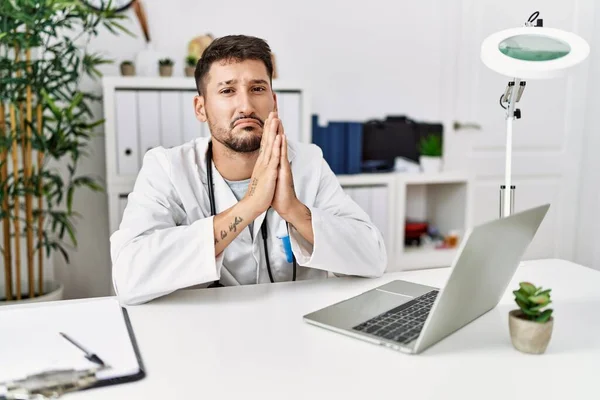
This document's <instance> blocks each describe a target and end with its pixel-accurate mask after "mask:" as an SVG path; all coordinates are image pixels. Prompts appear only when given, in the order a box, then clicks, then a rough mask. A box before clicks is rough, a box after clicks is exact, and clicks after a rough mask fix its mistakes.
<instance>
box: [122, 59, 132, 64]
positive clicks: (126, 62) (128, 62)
mask: <svg viewBox="0 0 600 400" xmlns="http://www.w3.org/2000/svg"><path fill="white" fill-rule="evenodd" d="M121 65H133V61H129V60H125V61H123V62H122V63H121Z"/></svg>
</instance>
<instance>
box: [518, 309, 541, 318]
mask: <svg viewBox="0 0 600 400" xmlns="http://www.w3.org/2000/svg"><path fill="white" fill-rule="evenodd" d="M521 311H523V312H524V313H525V314H527V315H530V316H532V317H537V316H538V315H539V312H537V311H531V309H529V308H521Z"/></svg>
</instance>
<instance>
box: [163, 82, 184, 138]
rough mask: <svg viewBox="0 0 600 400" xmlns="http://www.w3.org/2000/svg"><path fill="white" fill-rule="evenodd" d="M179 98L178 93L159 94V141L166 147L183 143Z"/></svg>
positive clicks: (171, 91)
mask: <svg viewBox="0 0 600 400" xmlns="http://www.w3.org/2000/svg"><path fill="white" fill-rule="evenodd" d="M181 111H182V110H181V96H180V93H179V91H176V90H165V91H161V92H160V139H161V144H162V145H163V146H164V147H166V148H169V147H174V146H179V145H180V144H182V143H183V128H182V117H181V116H182V112H181Z"/></svg>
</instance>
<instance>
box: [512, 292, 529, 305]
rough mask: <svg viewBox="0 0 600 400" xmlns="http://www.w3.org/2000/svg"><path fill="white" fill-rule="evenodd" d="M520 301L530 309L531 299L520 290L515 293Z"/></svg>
mask: <svg viewBox="0 0 600 400" xmlns="http://www.w3.org/2000/svg"><path fill="white" fill-rule="evenodd" d="M513 293H514V295H515V297H516V298H517V300H518V301H520V302H521V303H523V304H524V306H525V307H529V299H528V298H527V296H525V295H524V294H523V293H521V292H520V291H518V290H515V291H513Z"/></svg>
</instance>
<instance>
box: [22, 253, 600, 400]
mask: <svg viewBox="0 0 600 400" xmlns="http://www.w3.org/2000/svg"><path fill="white" fill-rule="evenodd" d="M448 272H449V269H446V268H445V269H435V270H424V271H411V272H403V273H392V274H387V275H385V276H384V277H382V278H380V279H377V280H369V279H359V278H334V279H328V280H323V281H305V282H298V283H279V284H274V285H273V284H267V285H255V286H244V287H235V288H219V289H210V290H206V289H204V290H187V291H180V292H177V293H175V294H173V295H171V296H168V297H165V298H163V299H159V300H157V301H154V302H152V303H148V304H145V305H141V306H135V307H129V308H128V309H129V313H130V316H131V321H132V324H133V327H134V330H135V334H136V336H137V340H138V344H139V346H140V350H141V353H142V357H143V360H144V363H145V365H146V369H147V377H146V378H145V379H144V380H142V381H139V382H135V383H129V384H124V385H119V386H114V387H108V388H100V389H93V390H91V391H88V392H85V393H78V394H71V395H68V396H67V397H65V398H68V399H74V400H76V399H87V400H93V399H158V398H165V399H166V398H170V399H192V398H193V399H203V398H205V399H223V398H252V399H254V398H260V399H311V398H331V399H342V398H344V399H346V398H363V399H365V398H366V399H375V398H394V399H459V398H460V399H465V398H473V399H482V398H484V399H510V398H521V399H523V398H539V399H555V398H556V399H584V398H590V399H591V398H594V399H598V398H600V380H599V377H600V375H599V373H600V272H598V271H594V270H592V269H588V268H585V267H582V266H578V265H576V264H572V263H569V262H565V261H559V260H545V261H535V262H526V263H524V266H522V267H521V268H519V270H518V272H517V274H516V276H515V279H514V280H513V283H512V284H511V286H510V287H509V289H508V291H507V294H506V295H505V297H504V299H503V300H502V302H501V304H500V305H499V306H498V307H497V308H495V309H493V310H492V311H490V312H489V313H487V314H486V315H484V316H482V317H481V318H479V319H478V320H476V321H475V322H473V323H471V324H470V325H467V326H466V327H465V328H463V329H461V330H460V331H458V332H457V333H455V334H454V335H451V336H450V337H448V338H446V339H445V340H443V341H442V342H439V343H438V344H437V345H434V346H433V347H431V348H430V349H428V350H427V351H425V352H424V353H422V354H421V355H416V356H413V355H406V354H402V353H398V352H395V351H393V350H390V349H387V348H384V347H380V346H377V345H373V344H370V343H367V342H363V341H360V340H357V339H353V338H350V337H346V336H343V335H340V334H337V333H334V332H331V331H328V330H325V329H322V328H319V327H315V326H312V325H309V324H307V323H305V322H303V321H302V316H303V315H304V314H306V313H308V312H311V311H314V310H316V309H318V308H321V307H323V306H326V305H328V304H330V303H333V302H337V301H339V300H342V299H345V298H347V297H350V296H353V295H355V294H359V293H361V292H363V291H365V290H367V289H370V288H372V287H375V286H377V285H380V284H383V283H385V282H388V281H390V280H393V279H404V280H408V281H413V282H418V283H423V284H426V285H432V286H441V285H443V284H444V282H445V280H446V279H447V277H448ZM523 280H530V281H532V282H533V283H535V284H536V285H541V286H544V287H547V288H552V289H553V290H552V298H553V301H554V303H553V304H552V306H553V308H554V310H555V311H554V312H555V314H554V315H555V326H554V333H553V337H552V340H551V342H550V345H549V347H548V350H547V352H546V354H545V355H542V356H534V355H525V354H522V353H519V352H518V351H517V350H515V349H514V348H513V347H512V344H511V343H510V337H509V332H508V315H507V314H508V311H509V310H511V309H513V308H515V304H514V302H513V296H512V293H511V291H512V290H513V289H514V287H516V286H518V282H519V281H523ZM465 295H467V296H468V293H465ZM23 345H26V344H23ZM242 396H243V397H242Z"/></svg>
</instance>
